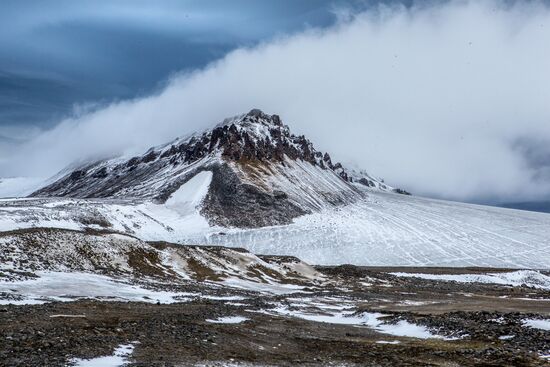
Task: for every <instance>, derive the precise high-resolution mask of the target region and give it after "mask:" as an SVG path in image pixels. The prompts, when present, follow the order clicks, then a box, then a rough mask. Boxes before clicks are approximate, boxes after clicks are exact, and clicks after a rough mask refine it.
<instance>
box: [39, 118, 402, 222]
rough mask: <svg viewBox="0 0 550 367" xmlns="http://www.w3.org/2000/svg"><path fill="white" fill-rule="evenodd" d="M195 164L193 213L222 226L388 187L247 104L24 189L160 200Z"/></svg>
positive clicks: (300, 211)
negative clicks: (192, 130)
mask: <svg viewBox="0 0 550 367" xmlns="http://www.w3.org/2000/svg"><path fill="white" fill-rule="evenodd" d="M201 172H210V173H211V176H209V177H207V180H208V181H209V182H206V183H205V185H206V187H207V188H208V192H207V195H206V197H205V198H204V201H203V202H202V207H201V208H202V209H201V213H202V214H203V215H204V216H205V217H206V218H207V219H208V221H209V223H210V224H212V225H221V226H229V227H241V228H242V227H263V226H271V225H283V224H289V223H291V222H292V220H293V219H294V218H296V217H298V216H301V215H304V214H309V213H312V212H318V211H319V210H321V209H323V208H326V207H334V206H341V205H345V204H350V203H353V202H355V201H357V200H360V199H361V198H363V197H364V196H365V192H364V190H361V189H360V188H358V186H366V187H371V188H375V189H379V190H385V191H392V190H394V189H393V188H392V187H389V186H387V185H385V184H384V183H383V182H381V181H379V180H376V179H375V178H373V177H371V176H369V175H368V174H367V173H365V172H358V171H351V170H346V169H345V168H344V167H343V166H342V164H340V163H333V162H332V160H331V157H330V155H329V154H328V153H322V152H320V151H317V150H316V149H315V148H314V147H313V144H312V143H311V142H310V141H309V140H308V139H306V138H305V137H304V136H303V135H302V136H296V135H294V134H292V133H291V132H290V129H289V128H288V126H286V125H284V124H283V123H282V121H281V119H280V118H279V116H277V115H267V114H265V113H263V112H262V111H260V110H252V111H250V112H249V113H247V114H243V115H240V116H236V117H233V118H230V119H226V120H225V121H223V122H222V123H221V124H219V125H217V126H215V127H214V128H213V129H211V130H208V131H205V132H203V133H202V134H195V135H192V136H190V137H186V138H178V139H176V140H174V141H172V142H170V143H168V144H165V145H162V146H159V147H155V148H151V149H149V150H148V151H147V152H145V153H144V154H143V155H141V156H136V157H132V158H126V159H125V158H116V159H109V160H103V161H98V162H93V163H89V164H86V165H83V166H80V167H78V168H77V169H74V170H72V171H70V172H68V173H66V174H65V175H63V176H61V177H60V178H59V179H58V180H56V181H55V182H53V183H51V184H50V185H48V186H46V187H44V188H42V189H40V190H38V191H36V192H34V193H33V194H32V195H31V196H34V197H51V196H54V197H71V198H117V199H139V200H150V201H152V202H155V203H165V202H166V201H167V200H168V199H169V198H170V197H171V196H173V195H174V194H175V193H176V192H177V191H178V190H179V189H180V188H181V187H182V185H184V184H185V183H187V182H188V181H189V180H191V179H192V178H193V177H196V175H197V174H199V173H201ZM398 192H403V193H405V192H404V191H402V190H400V191H398Z"/></svg>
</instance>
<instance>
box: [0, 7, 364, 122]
mask: <svg viewBox="0 0 550 367" xmlns="http://www.w3.org/2000/svg"><path fill="white" fill-rule="evenodd" d="M339 3H342V4H344V3H345V4H347V5H350V4H351V5H353V4H354V3H357V4H361V6H363V3H362V2H359V1H357V2H356V1H336V2H331V1H314V0H283V1H277V2H267V1H255V0H235V1H222V0H210V1H208V0H206V1H205V0H193V1H162V2H160V1H143V0H136V1H130V0H122V1H120V0H119V1H97V0H96V1H72V0H71V1H69V0H57V1H55V0H54V1H48V2H44V1H11V0H5V1H2V3H1V4H0V24H2V32H0V49H1V50H2V52H1V53H0V107H1V112H0V133H2V129H3V128H5V127H6V126H8V125H9V126H10V129H11V130H12V131H13V127H14V125H16V126H21V125H23V124H27V125H28V124H34V125H38V126H41V127H50V126H52V125H53V124H55V123H56V122H58V121H59V119H60V117H61V116H63V115H67V114H68V113H70V112H71V110H72V108H73V105H75V104H83V103H88V102H94V103H98V102H99V103H106V102H112V101H113V100H120V99H127V98H134V97H136V96H140V95H144V94H148V93H151V92H152V91H154V90H155V89H158V88H160V87H161V86H162V85H163V82H164V81H166V80H167V78H169V76H170V75H171V74H172V73H174V72H181V71H182V70H192V69H196V68H199V67H204V66H205V65H206V64H207V63H209V62H211V61H213V60H216V59H219V58H222V57H223V56H224V55H225V54H227V52H229V51H230V50H232V49H235V48H236V47H242V46H253V45H255V44H257V43H258V42H260V41H262V40H265V39H269V38H270V37H273V36H276V35H278V34H284V33H291V32H294V31H298V30H301V29H304V28H305V27H308V26H326V25H329V24H330V23H331V22H333V20H334V15H333V13H332V9H333V4H336V5H334V6H337V5H338V4H339Z"/></svg>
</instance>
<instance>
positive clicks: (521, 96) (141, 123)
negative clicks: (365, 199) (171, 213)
mask: <svg viewBox="0 0 550 367" xmlns="http://www.w3.org/2000/svg"><path fill="white" fill-rule="evenodd" d="M341 14H342V16H341V20H340V21H339V22H338V23H337V25H335V26H334V27H331V28H329V29H326V30H317V29H311V30H308V31H306V32H304V33H300V34H296V35H294V36H291V37H284V38H279V39H275V40H273V41H271V42H268V43H265V44H262V45H260V46H257V47H254V48H248V49H238V50H236V51H234V52H231V53H230V54H229V55H227V56H226V57H225V58H223V59H221V60H219V61H218V62H216V63H213V64H211V65H209V66H208V67H207V68H205V69H203V70H197V71H195V72H192V73H185V74H181V75H178V76H176V77H174V78H173V79H172V80H171V81H170V82H169V83H168V85H167V87H166V88H165V89H164V90H162V91H161V92H159V93H157V94H155V95H152V96H150V97H147V98H141V99H136V100H130V101H123V102H118V103H113V104H111V105H108V106H103V107H101V108H98V109H95V110H93V111H88V112H84V113H82V114H80V115H75V116H73V117H71V118H68V119H66V120H64V121H62V122H60V123H59V124H58V125H57V126H56V127H55V128H53V129H52V130H49V131H45V132H43V133H42V134H40V135H39V136H37V137H36V138H34V139H33V140H31V141H30V142H28V143H27V144H25V145H24V146H22V147H21V149H20V150H19V151H17V152H15V153H14V154H13V156H11V157H10V159H8V160H4V161H2V162H0V164H1V166H0V176H5V175H32V176H36V175H42V176H47V175H51V174H53V173H55V172H56V171H57V170H60V169H62V168H63V167H64V166H66V165H67V164H70V163H71V162H73V161H74V160H85V159H90V158H98V157H105V156H109V155H116V154H121V153H123V154H128V155H130V154H133V153H136V152H139V151H141V150H143V149H144V148H146V147H148V146H152V145H156V144H160V143H163V142H165V141H169V140H171V139H173V138H174V137H176V136H180V135H185V134H189V133H191V132H193V131H196V130H202V129H205V128H207V127H209V126H210V125H212V124H214V123H216V122H219V121H221V120H222V119H223V118H225V117H227V116H231V115H236V114H239V113H241V112H243V111H247V110H250V109H251V108H253V107H255V108H261V109H263V110H264V111H266V112H268V113H277V114H280V115H281V117H282V118H283V119H284V120H285V121H286V122H287V123H288V124H289V125H290V126H291V127H292V128H293V130H294V131H296V132H298V133H303V134H306V135H307V136H308V137H309V138H310V139H311V140H312V141H314V142H315V143H316V144H317V145H318V146H319V148H320V149H322V150H325V151H330V152H332V154H333V157H334V158H335V159H336V160H343V161H350V162H354V163H356V164H357V165H359V166H361V167H364V168H367V169H368V170H369V171H372V172H374V173H376V174H377V175H380V176H383V177H384V178H386V181H387V182H389V183H390V184H391V183H397V184H398V185H399V186H401V187H405V188H407V189H408V190H409V191H412V192H414V193H417V194H424V195H432V196H439V197H446V198H452V199H461V200H480V201H481V200H482V201H486V202H487V201H491V200H501V199H503V198H506V199H510V198H514V199H522V200H524V199H537V198H540V197H542V196H544V195H547V194H548V193H550V185H549V183H550V182H549V181H550V174H549V166H548V163H546V162H548V160H545V159H544V157H549V156H550V152H549V151H548V149H547V148H546V147H547V146H549V144H548V143H549V142H550V123H549V122H550V108H548V101H549V100H550V73H548V72H547V71H548V65H550V45H549V43H548V39H550V8H549V7H548V6H546V5H545V4H543V3H539V2H529V3H523V2H522V3H512V4H507V5H502V4H500V3H497V2H484V3H479V2H448V3H445V4H444V5H429V6H413V7H411V8H405V7H401V6H379V7H377V8H372V9H370V10H368V11H366V12H363V13H360V14H349V13H346V12H341ZM159 57H161V55H159Z"/></svg>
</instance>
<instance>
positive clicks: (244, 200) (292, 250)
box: [0, 110, 550, 269]
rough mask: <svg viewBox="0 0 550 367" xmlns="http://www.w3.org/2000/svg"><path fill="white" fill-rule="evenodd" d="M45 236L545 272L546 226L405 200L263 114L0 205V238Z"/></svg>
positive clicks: (75, 174)
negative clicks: (15, 233)
mask: <svg viewBox="0 0 550 367" xmlns="http://www.w3.org/2000/svg"><path fill="white" fill-rule="evenodd" d="M401 192H402V191H401ZM38 227H41V228H63V229H70V230H77V231H80V232H89V231H98V230H99V231H109V232H114V233H120V234H124V235H130V236H134V237H136V238H139V239H141V240H144V241H169V242H173V243H178V244H188V245H196V244H208V245H223V246H228V247H242V248H245V249H247V250H249V251H251V252H252V253H257V254H273V255H281V256H282V255H292V256H297V257H299V258H300V259H303V260H304V261H306V262H308V263H311V264H344V263H349V264H354V265H376V266H378V265H395V266H483V267H514V268H531V269H536V268H545V269H546V268H548V264H550V236H548V228H550V215H548V214H544V213H533V212H525V211H518V210H512V209H503V208H496V207H487V206H481V205H472V204H464V203H457V202H447V201H441V200H433V199H427V198H422V197H417V196H408V195H399V194H397V190H396V189H393V188H391V187H389V186H386V185H385V184H384V182H383V181H382V180H376V179H375V178H374V177H372V176H369V175H367V174H366V173H365V172H361V171H358V170H357V171H354V170H350V169H346V168H345V167H343V166H342V165H341V164H339V163H332V160H331V159H330V156H329V154H325V153H323V152H319V151H317V150H316V149H315V148H314V146H313V144H312V143H311V142H310V141H309V140H307V139H306V138H305V137H303V136H296V135H293V134H292V133H291V132H290V130H289V128H288V127H287V126H285V125H284V124H283V123H282V122H281V120H280V119H279V117H277V116H276V115H271V116H270V115H266V114H264V113H262V112H261V111H258V110H252V111H250V112H249V113H247V114H244V115H241V116H237V117H234V118H231V119H227V120H225V121H223V122H222V123H221V124H219V125H216V126H215V127H213V128H212V129H210V130H207V131H205V132H203V133H199V134H195V135H192V136H189V137H185V138H179V139H176V140H174V141H173V142H171V143H168V144H165V145H163V146H159V147H155V148H151V149H150V150H148V151H147V152H145V153H144V154H143V155H140V156H137V157H132V158H130V157H127V158H116V159H108V160H103V161H98V162H94V163H89V164H86V165H82V166H79V167H77V168H74V169H71V170H68V171H67V172H66V173H63V174H61V175H59V176H58V177H57V179H56V180H53V181H52V183H51V184H49V185H47V186H46V187H44V188H42V189H40V190H38V191H36V192H35V193H34V194H33V196H32V197H29V198H25V199H17V200H14V199H4V200H0V231H12V230H16V229H29V228H38Z"/></svg>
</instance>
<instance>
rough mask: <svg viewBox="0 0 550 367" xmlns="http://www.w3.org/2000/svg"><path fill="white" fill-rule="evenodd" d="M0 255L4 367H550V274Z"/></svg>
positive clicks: (86, 247) (10, 243)
mask: <svg viewBox="0 0 550 367" xmlns="http://www.w3.org/2000/svg"><path fill="white" fill-rule="evenodd" d="M0 242H1V244H2V248H3V251H2V253H0V264H1V266H0V341H1V342H0V365H2V366H118V365H128V366H194V365H199V366H298V365H309V366H545V365H548V364H549V363H550V361H549V359H548V358H549V357H548V355H550V330H549V329H550V327H549V325H550V277H549V274H548V273H545V272H537V271H527V270H524V271H521V270H519V271H518V270H513V271H512V270H504V269H481V268H373V267H357V266H351V265H342V266H324V267H313V266H310V265H308V264H306V263H304V262H302V261H300V260H299V259H296V258H293V257H283V256H256V255H253V254H251V253H249V252H247V251H245V250H240V249H228V248H223V247H198V246H180V245H172V244H169V243H161V242H156V243H151V242H144V241H141V240H139V239H137V238H133V237H130V236H125V235H121V234H116V233H108V232H98V231H88V232H80V231H70V230H59V229H33V230H20V231H14V232H8V233H3V234H2V235H1V236H0ZM429 278H432V279H429ZM457 280H458V281H457ZM488 281H491V282H492V283H487V282H488ZM497 283H500V284H497Z"/></svg>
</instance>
